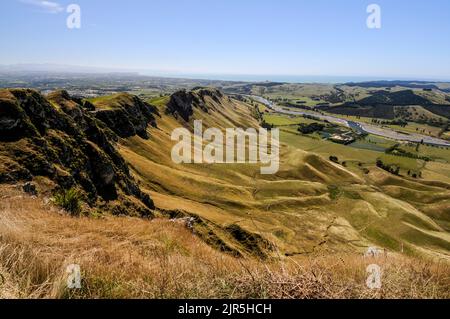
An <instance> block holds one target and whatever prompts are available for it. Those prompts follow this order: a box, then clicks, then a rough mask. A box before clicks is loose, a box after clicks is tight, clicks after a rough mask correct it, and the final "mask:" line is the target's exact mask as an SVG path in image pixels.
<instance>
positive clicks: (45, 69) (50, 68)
mask: <svg viewBox="0 0 450 319" xmlns="http://www.w3.org/2000/svg"><path fill="white" fill-rule="evenodd" d="M2 71H3V72H12V73H28V72H29V73H59V74H64V73H67V74H80V75H102V74H103V75H106V74H124V75H125V74H135V75H136V76H148V77H161V78H176V79H188V80H206V81H208V80H209V81H229V82H261V83H263V82H282V83H292V84H301V83H317V84H320V83H322V84H339V83H351V82H354V83H361V82H374V81H391V82H395V81H419V82H434V83H435V82H443V83H450V76H449V77H448V78H438V77H436V78H433V77H428V76H425V77H420V76H418V77H411V76H394V77H393V76H371V75H326V74H324V75H306V74H305V75H302V74H298V75H295V74H231V73H195V72H194V73H184V72H176V71H158V70H143V69H121V68H112V67H111V68H108V67H94V66H81V65H63V64H53V63H17V64H10V65H6V64H0V72H2Z"/></svg>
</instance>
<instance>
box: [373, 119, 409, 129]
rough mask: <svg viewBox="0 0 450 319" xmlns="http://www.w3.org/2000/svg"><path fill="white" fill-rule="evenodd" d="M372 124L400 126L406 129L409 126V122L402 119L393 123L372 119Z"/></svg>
mask: <svg viewBox="0 0 450 319" xmlns="http://www.w3.org/2000/svg"><path fill="white" fill-rule="evenodd" d="M372 123H374V124H379V125H398V126H400V127H406V126H407V125H408V122H407V121H405V120H402V119H396V120H393V121H383V120H379V119H372Z"/></svg>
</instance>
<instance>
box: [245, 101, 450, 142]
mask: <svg viewBox="0 0 450 319" xmlns="http://www.w3.org/2000/svg"><path fill="white" fill-rule="evenodd" d="M249 97H250V98H252V99H254V100H255V101H257V102H260V103H262V104H264V105H266V106H267V107H268V108H270V109H271V110H273V111H275V112H277V113H281V114H287V115H299V116H303V115H309V116H314V117H316V118H319V119H321V120H326V121H329V122H331V123H336V124H339V125H345V126H347V127H349V128H352V129H354V130H357V131H360V132H365V133H369V134H373V135H378V136H382V137H386V138H389V139H393V140H397V141H405V142H414V143H422V142H423V143H424V144H430V145H438V146H446V147H450V142H448V141H446V140H443V139H440V138H436V137H431V136H426V135H422V134H416V133H411V134H404V133H399V132H396V131H394V130H391V129H388V128H384V127H379V126H377V125H373V124H368V123H363V122H356V121H348V120H345V119H342V118H339V117H336V116H333V115H326V114H322V113H318V112H315V111H308V110H298V111H297V110H296V111H293V110H286V109H283V108H282V107H280V106H279V105H277V104H275V103H273V102H272V101H269V100H267V99H265V98H263V97H261V96H256V95H251V96H249Z"/></svg>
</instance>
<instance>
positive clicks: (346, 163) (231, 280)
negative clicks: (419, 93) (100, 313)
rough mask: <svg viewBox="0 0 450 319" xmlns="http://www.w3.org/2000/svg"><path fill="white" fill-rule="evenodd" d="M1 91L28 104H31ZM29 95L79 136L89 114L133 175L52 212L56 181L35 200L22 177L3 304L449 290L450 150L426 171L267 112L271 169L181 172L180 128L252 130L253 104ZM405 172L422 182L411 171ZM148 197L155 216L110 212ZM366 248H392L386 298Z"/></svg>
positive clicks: (7, 150)
mask: <svg viewBox="0 0 450 319" xmlns="http://www.w3.org/2000/svg"><path fill="white" fill-rule="evenodd" d="M5 94H6V95H7V97H8V99H12V100H13V102H14V103H16V104H14V103H13V104H14V105H16V106H17V105H19V106H21V107H22V109H23V110H25V111H27V112H29V111H30V110H29V105H30V104H29V103H25V102H24V100H20V101H18V100H17V101H16V100H15V99H13V97H12V96H10V94H9V93H8V94H7V93H5ZM27 94H31V95H32V96H33V97H35V99H37V100H39V101H40V102H39V103H38V104H39V105H41V106H45V108H46V109H48V112H50V114H53V115H54V117H55V118H56V119H58V118H59V117H63V118H64V119H66V120H67V121H69V123H70V125H71V126H70V127H74V129H75V128H78V126H77V125H80V124H79V123H83V122H80V121H77V122H76V121H75V119H79V118H80V117H79V116H80V114H81V115H82V116H83V117H82V118H86V119H89V120H90V121H92V122H93V123H95V124H96V125H97V127H100V128H102V134H101V135H100V136H101V137H102V141H103V142H104V145H103V144H102V146H103V147H104V149H105V151H104V152H109V153H108V154H110V156H111V157H112V158H113V159H114V160H116V161H117V162H118V163H119V162H120V163H122V164H123V163H124V162H125V161H126V163H127V165H128V166H129V170H128V169H125V168H122V167H116V166H114V167H112V171H113V172H114V173H116V174H120V175H118V176H119V177H120V178H122V179H119V178H116V179H114V178H113V179H108V180H109V184H108V185H110V186H111V187H112V186H114V187H117V189H118V190H120V194H119V195H120V196H118V197H117V198H113V199H112V200H111V199H108V198H103V197H102V198H99V199H96V200H95V201H93V202H92V203H89V204H90V205H91V207H90V208H91V209H90V210H88V213H86V214H85V216H82V217H79V218H73V217H69V216H68V214H67V213H66V212H65V211H63V210H59V209H57V208H56V206H55V205H56V204H58V201H57V200H55V199H56V198H57V197H56V196H55V194H54V192H53V191H52V190H53V189H52V187H53V186H54V183H56V182H57V181H58V180H57V179H56V178H55V181H56V182H55V181H53V179H52V178H53V175H51V174H48V176H47V175H44V176H42V174H41V175H40V174H38V173H39V172H37V173H34V171H33V175H32V177H33V178H32V179H33V182H34V183H36V184H37V186H38V193H37V195H35V196H29V195H25V194H24V193H23V192H22V191H21V190H20V188H21V187H22V186H23V185H22V184H21V183H18V184H17V183H16V185H15V186H14V185H12V184H13V183H12V180H9V183H10V185H9V186H5V185H2V186H1V187H0V197H1V198H2V200H1V201H0V219H1V223H0V234H1V236H0V274H1V278H4V280H3V281H4V283H2V284H1V285H0V297H35V298H42V297H74V298H76V297H81V298H87V297H91V298H92V297H114V298H115V297H117V298H119V297H125V298H126V297H147V298H168V297H178V298H181V297H194V298H197V297H204V298H217V297H236V298H266V297H275V298H291V297H292V298H302V297H303V298H358V297H374V298H377V297H380V298H381V297H395V298H401V297H442V298H448V297H449V296H448V289H447V290H446V287H448V284H449V282H448V278H449V277H448V274H449V269H448V264H449V261H450V237H449V231H450V177H449V176H450V165H449V162H448V160H450V158H449V159H448V154H447V153H445V152H446V151H445V150H441V149H439V150H438V149H435V148H429V147H426V146H420V147H421V148H423V152H426V153H427V154H428V155H429V156H430V158H431V160H430V161H429V162H425V161H424V160H422V159H415V158H411V157H400V156H395V155H392V154H385V153H384V150H385V149H387V148H389V147H391V146H392V142H391V141H389V140H385V139H380V138H375V137H373V136H369V137H367V139H369V140H364V141H360V145H359V146H358V147H352V146H345V145H340V144H335V143H331V142H330V141H327V140H324V139H322V138H320V137H318V136H317V135H314V134H312V135H302V134H300V133H299V132H298V131H297V130H296V125H298V124H301V123H304V121H306V122H307V121H309V120H306V119H303V118H293V117H285V118H283V117H278V116H275V115H273V114H264V120H266V122H267V123H268V124H273V125H275V126H278V127H279V128H280V129H281V142H282V145H281V150H280V160H281V163H280V170H279V171H278V173H276V174H275V175H261V172H260V165H259V164H258V165H257V164H252V165H249V164H216V165H208V164H175V163H174V162H173V161H172V159H171V156H170V155H171V149H172V147H173V146H174V144H175V142H174V141H171V133H172V131H173V130H174V129H176V128H180V127H184V128H187V129H189V130H191V131H192V129H193V121H194V120H198V119H202V120H203V124H204V127H205V128H208V127H217V128H220V129H225V128H234V127H242V128H249V127H254V128H257V127H258V126H259V124H260V122H259V121H260V116H261V114H259V112H258V111H257V110H256V108H257V107H258V106H255V105H251V104H247V103H246V102H243V101H240V100H236V99H233V98H231V97H229V96H227V95H224V94H222V93H221V92H219V91H217V90H215V89H205V88H197V89H194V90H193V91H182V92H177V93H176V94H174V95H172V96H164V97H158V98H155V99H152V100H149V101H147V102H144V101H141V100H140V99H138V98H136V97H134V96H131V95H128V94H120V95H115V96H110V97H102V98H101V99H97V100H92V101H91V103H92V105H87V106H86V104H84V102H83V101H77V100H74V99H70V98H69V99H68V98H67V97H64V96H65V95H64V94H63V95H64V96H61V95H60V94H59V95H56V96H55V95H50V96H49V97H48V99H49V100H50V101H47V100H45V99H44V98H43V97H40V96H39V95H36V94H37V93H35V92H34V93H33V92H28V93H27ZM8 101H9V100H8ZM33 101H34V100H33ZM8 103H9V102H8ZM8 105H9V104H8ZM33 105H34V104H33ZM86 107H87V108H88V109H89V111H84V108H86ZM30 109H31V110H34V109H35V108H30ZM79 112H81V113H79ZM147 112H149V113H147ZM25 113H26V112H25ZM20 114H21V116H22V115H23V114H24V113H23V112H20ZM67 116H69V117H70V118H71V119H69V118H68V117H67ZM29 117H30V116H29ZM102 119H103V120H104V121H107V122H108V123H110V125H107V124H105V122H103V120H102ZM33 121H34V122H33V123H36V124H35V125H38V123H39V121H37V120H36V119H34V118H33ZM75 122H76V123H78V124H75ZM5 123H10V121H9V122H8V121H6V122H5ZM14 123H15V122H14ZM14 123H13V124H14ZM24 123H26V124H27V125H28V124H29V123H28V122H24ZM50 124H52V123H50ZM55 125H56V124H55ZM30 128H33V127H32V126H30ZM86 128H87V129H86V130H81V129H79V128H78V130H76V132H77V134H78V136H79V141H80V142H79V143H88V144H89V145H91V143H92V142H89V141H85V140H87V139H93V137H92V135H91V134H92V127H91V126H86ZM124 128H125V129H124ZM64 130H65V131H64ZM53 131H56V133H57V134H63V133H61V132H67V133H65V134H67V135H69V134H70V132H69V131H67V130H66V128H65V127H59V126H57V127H56V129H53V130H49V129H48V127H47V128H42V132H40V134H39V135H40V138H42V139H43V140H44V141H47V139H48V140H50V141H52V139H51V138H50V137H49V136H48V135H50V136H53V135H52V134H54V132H53ZM94 136H97V135H94ZM13 137H15V138H16V137H17V136H13ZM22 140H23V139H19V142H20V143H22V142H23V141H22ZM25 141H28V140H26V139H25ZM19 142H17V140H13V141H2V142H1V144H0V145H1V149H0V151H1V153H0V155H1V156H2V158H5V161H4V162H3V163H6V164H2V166H1V168H2V172H3V171H4V172H6V173H8V172H9V171H8V170H10V168H11V167H13V166H11V165H12V164H10V162H11V161H13V160H14V161H15V160H16V158H15V157H14V156H15V154H17V153H14V152H11V149H13V148H14V147H15V148H14V149H17V148H18V147H20V145H21V144H20V143H19ZM106 142H108V143H106ZM53 143H54V142H52V143H51V144H50V146H51V147H55V148H56V149H57V150H58V151H59V153H60V154H61V155H60V156H61V158H56V159H55V158H52V160H53V161H54V162H52V163H54V165H59V164H58V163H61V164H64V166H62V167H63V168H64V170H68V171H70V169H74V168H73V167H72V166H70V161H69V160H67V161H64V159H65V158H64V157H63V155H64V152H63V150H64V148H63V147H64V144H63V145H59V144H53ZM69 145H72V144H69ZM74 145H75V144H74ZM82 145H84V144H82ZM363 145H373V146H374V147H372V148H370V147H367V148H364V147H363ZM375 146H376V147H375ZM401 147H403V148H405V150H407V151H409V152H410V153H411V154H412V153H413V152H414V151H415V149H414V150H411V147H412V146H408V145H402V146H401ZM60 148H61V151H60ZM97 148H98V147H96V148H95V149H97ZM380 148H381V150H380ZM419 151H420V149H419ZM101 154H103V153H101ZM330 156H335V157H337V160H333V161H332V160H331V159H330ZM379 159H382V160H383V162H384V163H385V164H389V165H398V166H399V167H400V168H401V170H400V176H396V175H394V174H392V173H389V172H387V171H385V170H383V169H381V168H379V167H377V166H376V162H377V160H379ZM107 160H110V159H109V158H107V157H104V158H103V160H96V161H95V162H96V163H97V162H100V163H104V162H106V161H107ZM91 162H94V159H90V158H88V159H86V163H84V164H83V165H81V167H83V168H85V169H86V171H87V173H89V174H91V175H92V176H97V175H95V174H99V173H97V171H96V170H93V171H92V172H91V171H89V170H88V168H90V167H91V166H93V163H91ZM30 163H32V161H30ZM30 165H31V164H30ZM117 165H118V164H117ZM27 167H28V166H27ZM31 168H32V167H31ZM119 168H120V169H119ZM407 170H412V171H414V172H415V170H417V171H420V172H421V173H422V177H421V178H412V177H410V176H407V174H406V171H407ZM70 172H71V171H70ZM5 176H6V175H5ZM8 176H9V175H8ZM93 179H95V178H94V177H93ZM74 185H76V186H77V187H82V186H83V184H82V183H81V181H76V182H74ZM125 186H128V187H130V189H131V190H132V191H135V192H136V193H135V194H129V192H130V190H128V189H126V187H125ZM99 190H100V191H101V187H100V186H99ZM122 192H123V194H122ZM132 195H133V196H132ZM149 195H150V197H151V200H152V203H151V204H152V205H149V206H148V208H149V209H151V210H152V212H151V214H129V213H128V211H127V210H112V211H110V210H107V209H106V208H108V207H109V205H110V204H111V203H114V204H121V205H124V207H128V208H129V209H130V207H132V206H130V204H128V202H127V201H126V200H129V201H130V202H131V204H135V205H137V204H139V205H142V203H144V202H143V201H144V200H150V198H149V197H148V196H149ZM100 197H101V196H100ZM137 200H140V201H142V203H139V202H135V201H137ZM99 203H100V204H99ZM86 204H88V203H86ZM97 204H99V205H97ZM153 205H154V209H153ZM103 207H106V208H105V210H102V208H103ZM82 215H83V214H82ZM127 215H128V216H127ZM130 215H132V216H135V217H134V218H133V217H130ZM119 216H121V217H119ZM137 217H141V218H137ZM142 217H146V218H142ZM147 218H148V219H147ZM150 218H151V219H150ZM371 246H377V247H380V248H382V249H384V251H385V254H383V258H379V259H377V260H376V261H375V262H376V263H378V264H380V265H382V267H383V271H384V273H385V276H386V277H385V279H384V280H385V281H384V283H383V289H382V290H380V291H378V292H374V291H369V290H367V289H366V288H365V278H366V266H367V265H368V264H369V263H374V260H372V259H365V258H362V257H361V256H362V255H363V253H364V252H366V251H367V249H368V247H371ZM73 263H76V264H79V265H80V266H81V267H82V271H83V278H84V282H83V283H84V284H83V287H84V288H83V289H82V290H81V291H78V292H76V294H73V293H74V292H73V291H72V292H71V291H68V290H66V289H65V288H64V278H65V277H64V272H65V267H66V266H67V265H68V264H73Z"/></svg>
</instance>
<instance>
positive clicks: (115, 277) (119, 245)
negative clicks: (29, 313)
mask: <svg viewBox="0 0 450 319" xmlns="http://www.w3.org/2000/svg"><path fill="white" fill-rule="evenodd" d="M45 202H47V201H45V200H44V199H41V198H36V199H33V198H31V197H28V196H25V195H22V194H21V193H20V192H19V191H18V190H17V189H15V188H14V187H5V186H2V187H1V188H0V273H1V275H2V277H3V278H4V279H3V280H2V281H1V282H0V298H225V297H226V298H450V292H449V289H448V287H449V285H450V279H449V278H450V268H449V265H448V264H446V263H444V262H441V263H437V262H431V261H426V260H419V259H410V258H407V257H403V256H400V255H394V254H388V255H387V256H386V257H385V256H383V257H381V258H378V259H365V258H363V257H362V256H360V255H356V254H334V255H325V256H318V255H317V256H305V257H301V256H298V257H293V258H284V257H283V258H280V259H277V260H273V261H266V262H261V261H258V260H256V259H237V258H234V257H231V256H229V255H225V254H222V253H219V252H218V251H215V250H213V249H212V248H211V247H209V246H207V245H206V244H205V243H204V242H202V241H201V240H200V239H199V238H197V237H196V236H195V235H193V234H192V233H191V232H190V231H189V230H188V229H187V228H185V227H184V226H183V225H182V224H181V223H176V222H171V221H169V220H163V219H157V220H153V221H148V220H142V219H136V218H125V217H123V218H119V217H105V218H101V219H92V218H85V217H81V218H72V217H70V216H68V215H67V214H66V213H64V212H61V211H59V209H58V208H56V207H54V206H52V204H45ZM371 263H377V264H379V265H380V266H381V267H382V269H383V287H382V289H381V290H377V291H374V290H369V289H368V288H366V285H365V281H366V277H367V274H366V267H367V265H368V264H371ZM69 264H79V265H80V267H81V271H82V278H83V279H82V287H83V288H82V289H80V290H69V289H67V288H66V284H65V283H66V276H67V275H66V267H67V265H69Z"/></svg>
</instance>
